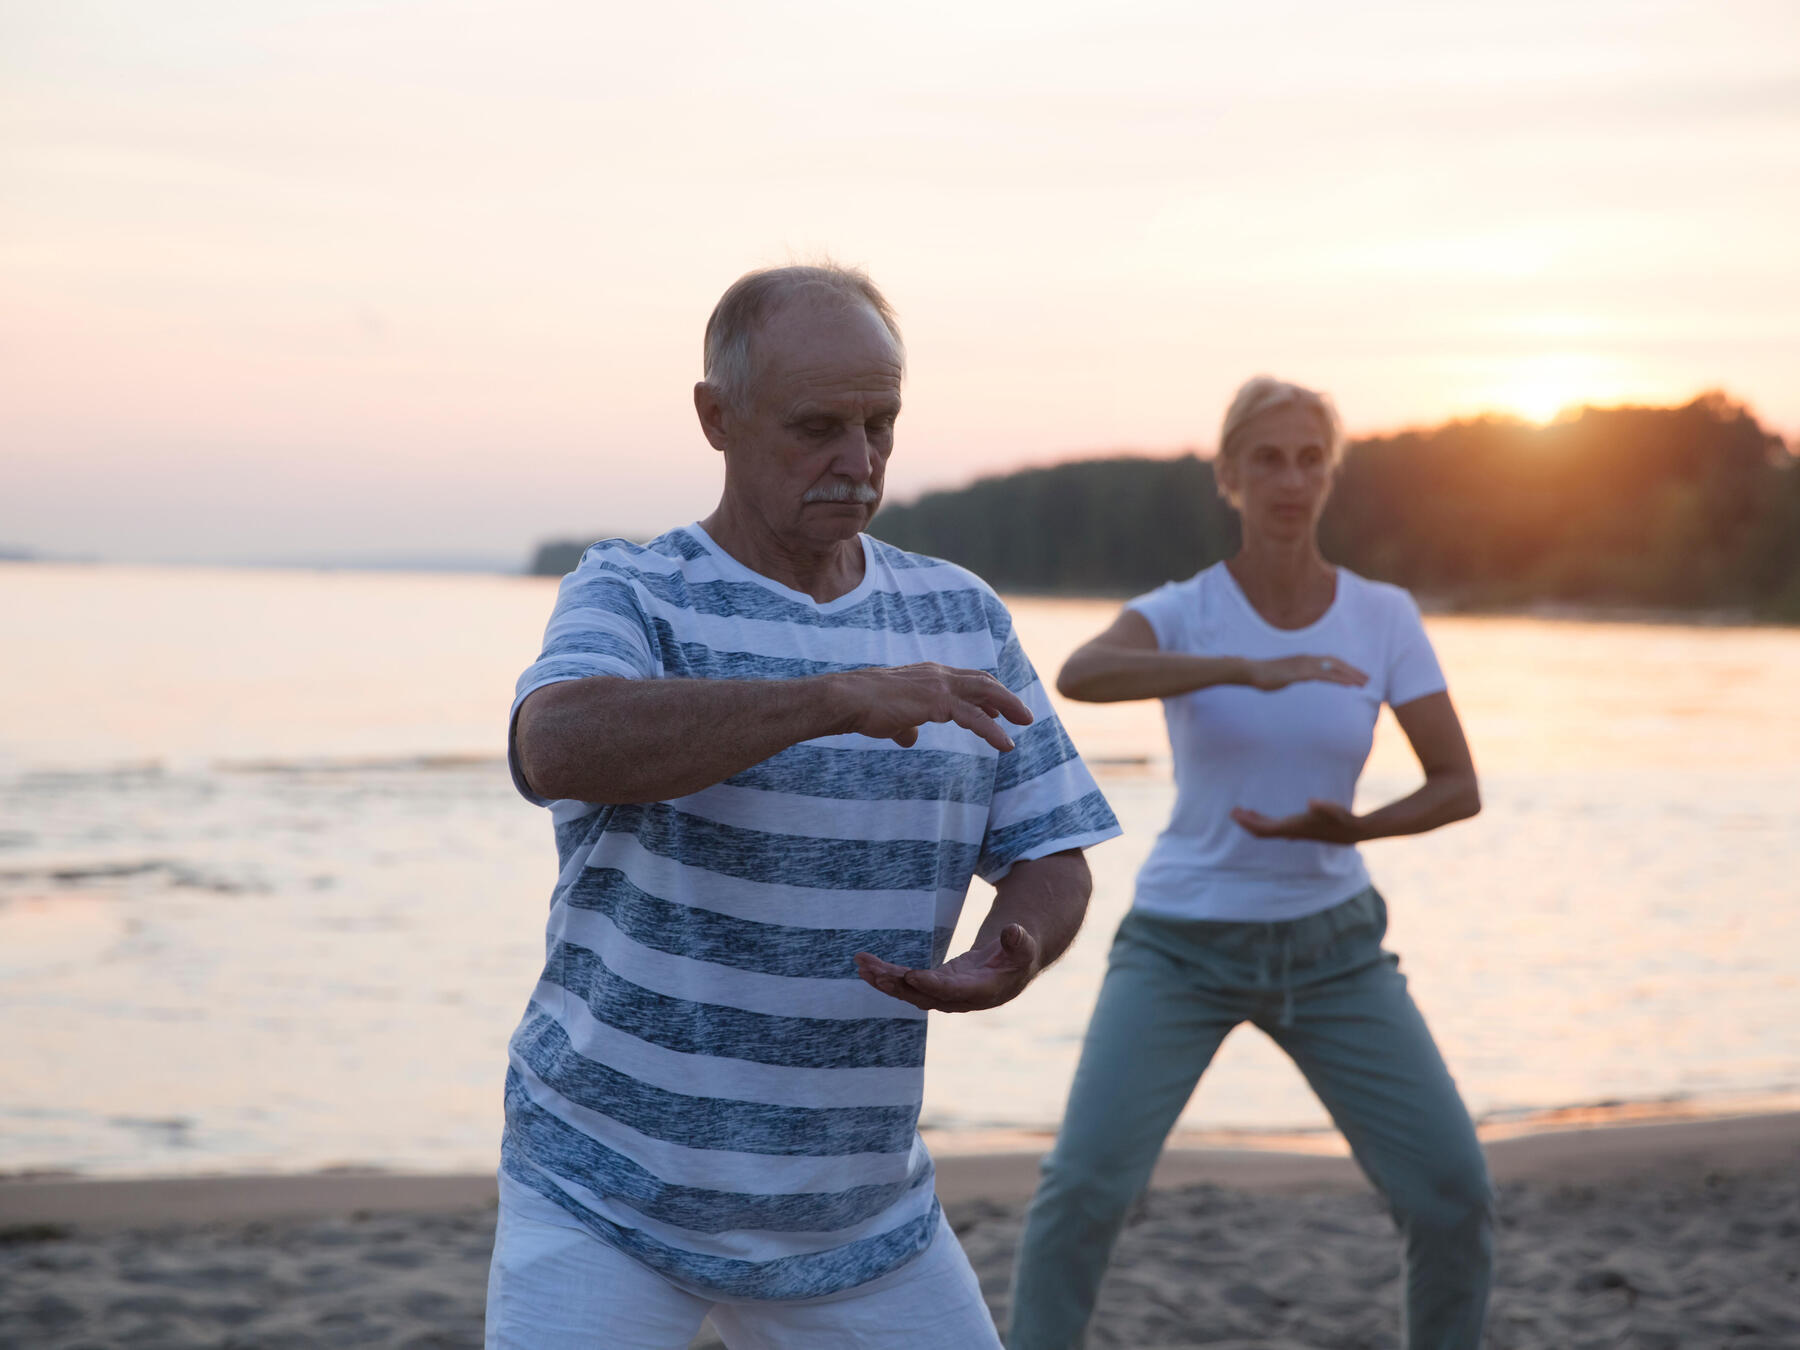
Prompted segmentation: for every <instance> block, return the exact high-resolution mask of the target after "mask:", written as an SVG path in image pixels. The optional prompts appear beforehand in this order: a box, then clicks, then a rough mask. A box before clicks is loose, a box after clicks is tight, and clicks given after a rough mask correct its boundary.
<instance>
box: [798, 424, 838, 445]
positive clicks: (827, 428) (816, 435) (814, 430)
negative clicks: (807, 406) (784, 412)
mask: <svg viewBox="0 0 1800 1350" xmlns="http://www.w3.org/2000/svg"><path fill="white" fill-rule="evenodd" d="M800 430H802V431H803V432H805V433H806V434H807V435H808V436H811V437H812V438H813V439H814V440H820V441H822V440H824V439H825V438H826V437H827V436H829V435H831V433H832V432H834V431H836V430H837V423H836V422H803V423H802V424H801V426H800Z"/></svg>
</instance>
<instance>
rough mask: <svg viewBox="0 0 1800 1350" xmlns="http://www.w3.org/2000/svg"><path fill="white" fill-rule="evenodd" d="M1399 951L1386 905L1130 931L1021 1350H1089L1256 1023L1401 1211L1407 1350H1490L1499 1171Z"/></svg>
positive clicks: (1089, 1060) (1017, 1314) (1017, 1285)
mask: <svg viewBox="0 0 1800 1350" xmlns="http://www.w3.org/2000/svg"><path fill="white" fill-rule="evenodd" d="M1386 932H1387V906H1386V904H1385V903H1384V902H1383V901H1382V899H1381V896H1380V895H1379V894H1378V893H1377V892H1376V891H1375V890H1374V889H1373V888H1370V889H1368V890H1365V891H1363V892H1361V893H1360V894H1358V895H1355V896H1352V897H1351V898H1350V899H1348V900H1346V901H1344V902H1343V903H1342V904H1339V905H1336V906H1333V907H1332V908H1331V909H1328V910H1325V911H1323V912H1322V913H1319V914H1310V915H1307V916H1306V917H1304V918H1300V919H1294V920H1291V921H1289V922H1285V923H1217V922H1208V921H1202V920H1180V919H1165V918H1158V917H1154V916H1151V915H1147V914H1140V913H1137V912H1135V911H1134V912H1132V913H1130V914H1128V915H1127V916H1126V918H1125V921H1124V922H1123V923H1122V924H1120V925H1119V933H1118V937H1117V938H1116V939H1114V942H1113V947H1112V956H1111V960H1110V964H1109V965H1108V968H1107V972H1106V981H1105V983H1104V984H1103V985H1102V986H1101V990H1100V998H1099V1002H1098V1003H1097V1004H1096V1005H1095V1008H1094V1016H1093V1020H1092V1021H1091V1022H1090V1023H1089V1024H1088V1030H1087V1039H1086V1041H1085V1042H1084V1044H1083V1046H1082V1051H1081V1064H1080V1067H1079V1068H1078V1069H1077V1070H1076V1073H1075V1082H1074V1086H1073V1087H1072V1088H1071V1089H1070V1092H1069V1106H1068V1110H1067V1112H1065V1114H1064V1116H1063V1123H1062V1131H1061V1133H1060V1134H1059V1135H1058V1136H1057V1140H1056V1146H1055V1148H1053V1149H1052V1150H1051V1152H1050V1155H1049V1156H1048V1157H1047V1158H1046V1159H1045V1160H1044V1164H1043V1176H1042V1179H1041V1180H1040V1182H1039V1183H1038V1189H1037V1194H1036V1196H1035V1197H1034V1198H1033V1200H1032V1202H1031V1208H1030V1210H1029V1211H1028V1212H1027V1214H1026V1219H1025V1231H1024V1234H1023V1236H1022V1237H1021V1239H1020V1244H1019V1262H1018V1269H1017V1272H1016V1274H1015V1278H1014V1283H1013V1297H1012V1326H1011V1330H1010V1332H1009V1334H1008V1336H1007V1341H1006V1344H1007V1346H1008V1347H1009V1350H1074V1348H1075V1347H1078V1346H1080V1345H1081V1344H1082V1343H1083V1339H1084V1336H1085V1332H1086V1328H1087V1323H1088V1319H1089V1317H1090V1316H1091V1315H1092V1313H1093V1310H1094V1299H1095V1296H1096V1295H1097V1293H1098V1292H1099V1288H1100V1278H1101V1276H1102V1275H1103V1274H1104V1273H1105V1270H1106V1264H1107V1259H1108V1257H1109V1256H1110V1254H1111V1252H1112V1246H1113V1242H1114V1241H1115V1240H1116V1239H1117V1237H1118V1234H1119V1228H1120V1226H1121V1225H1122V1224H1123V1222H1124V1219H1125V1214H1126V1211H1127V1210H1128V1209H1129V1208H1130V1207H1131V1205H1132V1203H1133V1202H1134V1201H1135V1200H1136V1199H1137V1197H1138V1196H1139V1195H1140V1194H1141V1193H1142V1192H1143V1189H1144V1187H1145V1185H1146V1183H1147V1182H1148V1181H1149V1179H1150V1171H1151V1168H1152V1167H1153V1166H1154V1165H1155V1163H1156V1157H1157V1154H1158V1153H1160V1152H1161V1151H1162V1146H1163V1141H1164V1139H1165V1138H1167V1136H1168V1133H1169V1130H1170V1129H1171V1128H1172V1127H1173V1126H1174V1124H1175V1120H1176V1117H1177V1116H1179V1115H1180V1114H1181V1109H1182V1107H1183V1106H1184V1105H1186V1103H1187V1100H1188V1098H1189V1097H1190V1096H1191V1095H1192V1094H1193V1091H1194V1087H1195V1085H1196V1084H1197V1083H1198V1082H1199V1081H1200V1075H1201V1073H1202V1072H1203V1071H1204V1070H1205V1069H1206V1066H1207V1064H1208V1063H1210V1062H1211V1060H1212V1057H1213V1055H1214V1053H1215V1052H1216V1051H1217V1050H1218V1048H1219V1045H1220V1043H1221V1042H1222V1041H1223V1040H1224V1039H1225V1035H1226V1033H1227V1032H1229V1031H1230V1030H1231V1029H1232V1028H1233V1027H1235V1026H1236V1025H1237V1024H1238V1023H1240V1022H1252V1023H1254V1024H1255V1025H1256V1026H1258V1027H1260V1028H1261V1029H1262V1030H1263V1031H1265V1032H1267V1033H1268V1035H1269V1036H1270V1037H1271V1038H1272V1039H1273V1040H1274V1041H1275V1043H1276V1044H1277V1045H1279V1046H1280V1047H1281V1048H1282V1049H1283V1050H1284V1051H1286V1052H1287V1054H1288V1055H1289V1056H1290V1057H1292V1059H1293V1061H1294V1063H1295V1064H1296V1065H1298V1066H1299V1068H1300V1071H1301V1073H1303V1074H1305V1075H1306V1081H1307V1082H1308V1083H1309V1084H1311V1086H1312V1089H1313V1091H1314V1092H1316V1093H1318V1095H1319V1099H1320V1100H1321V1101H1322V1102H1324V1104H1325V1107H1326V1109H1327V1110H1328V1111H1330V1113H1331V1118H1332V1119H1333V1120H1334V1121H1335V1122H1336V1123H1337V1126H1338V1128H1339V1129H1340V1130H1342V1131H1343V1134H1344V1137H1345V1139H1347V1140H1348V1141H1349V1143H1350V1148H1351V1151H1352V1152H1353V1153H1354V1154H1355V1155H1356V1161H1357V1162H1358V1163H1359V1164H1360V1165H1361V1167H1362V1170H1363V1172H1364V1173H1365V1174H1366V1175H1367V1176H1368V1178H1369V1180H1370V1181H1371V1182H1372V1183H1373V1184H1374V1185H1375V1187H1376V1189H1377V1190H1379V1191H1380V1192H1381V1193H1382V1195H1383V1196H1384V1197H1385V1198H1386V1200H1387V1203H1388V1206H1389V1209H1390V1210H1391V1212H1392V1213H1393V1216H1394V1222H1395V1223H1396V1224H1397V1225H1398V1226H1399V1229H1400V1233H1401V1236H1402V1238H1403V1239H1404V1243H1405V1252H1406V1292H1405V1309H1404V1326H1405V1344H1406V1346H1407V1347H1408V1350H1474V1347H1476V1346H1477V1345H1478V1344H1479V1343H1480V1340H1481V1328H1482V1323H1483V1321H1484V1320H1485V1318H1486V1314H1487V1298H1488V1285H1489V1281H1490V1278H1491V1271H1492V1265H1493V1193H1492V1189H1491V1187H1490V1185H1489V1183H1488V1174H1487V1164H1486V1162H1485V1161H1484V1159H1483V1158H1482V1155H1481V1146H1480V1144H1479V1143H1478V1142H1477V1140H1476V1138H1475V1129H1474V1126H1473V1125H1472V1124H1471V1122H1470V1120H1469V1113H1468V1111H1467V1110H1466V1109H1465V1108H1464V1106H1463V1104H1462V1099H1461V1097H1460V1096H1458V1095H1457V1091H1456V1084H1455V1083H1454V1082H1453V1081H1452V1080H1451V1077H1450V1073H1449V1070H1448V1069H1446V1068H1445V1067H1444V1061H1443V1057H1442V1056H1441V1055H1440V1054H1439V1053H1438V1049H1437V1045H1436V1044H1435V1043H1434V1042H1433V1040H1432V1039H1431V1032H1430V1030H1429V1029H1428V1028H1427V1027H1426V1025H1425V1019H1424V1018H1423V1017H1421V1016H1420V1015H1419V1010H1418V1008H1417V1007H1415V1006H1414V1004H1413V1001H1412V996H1411V995H1409V994H1408V993H1407V992H1406V977H1405V976H1404V975H1402V974H1401V973H1400V971H1399V958H1398V957H1396V956H1394V955H1392V954H1391V953H1389V952H1385V951H1383V950H1382V949H1381V940H1382V937H1383V936H1384V935H1385V934H1386Z"/></svg>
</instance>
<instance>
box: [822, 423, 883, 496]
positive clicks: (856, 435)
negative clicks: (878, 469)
mask: <svg viewBox="0 0 1800 1350" xmlns="http://www.w3.org/2000/svg"><path fill="white" fill-rule="evenodd" d="M875 459H876V455H875V447H874V445H873V444H871V443H870V441H869V433H868V431H867V430H866V429H865V428H863V427H862V426H860V425H852V426H849V427H846V428H845V429H844V434H843V435H842V436H841V437H840V438H839V443H838V452H837V456H836V458H834V459H833V460H832V461H831V471H832V473H834V474H835V475H837V476H838V477H839V478H848V479H849V480H850V481H851V482H853V483H866V482H868V481H869V479H870V478H871V477H873V476H874V473H875Z"/></svg>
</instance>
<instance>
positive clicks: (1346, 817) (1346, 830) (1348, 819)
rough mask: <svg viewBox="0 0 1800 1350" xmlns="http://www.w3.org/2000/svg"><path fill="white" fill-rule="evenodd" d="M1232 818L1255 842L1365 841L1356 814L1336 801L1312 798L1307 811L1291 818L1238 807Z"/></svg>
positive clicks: (1330, 842) (1332, 842)
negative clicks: (1299, 840) (1267, 840)
mask: <svg viewBox="0 0 1800 1350" xmlns="http://www.w3.org/2000/svg"><path fill="white" fill-rule="evenodd" d="M1231 818H1232V819H1233V820H1235V821H1236V822H1237V823H1238V824H1239V825H1241V826H1243V828H1244V829H1246V830H1248V831H1250V833H1251V834H1253V835H1255V836H1256V837H1257V838H1258V839H1313V840H1317V841H1318V842H1319V843H1322V844H1355V843H1359V842H1361V841H1362V840H1364V839H1366V838H1368V831H1367V830H1365V829H1364V828H1363V824H1362V822H1361V821H1360V820H1358V819H1357V818H1356V813H1355V812H1354V811H1352V810H1351V809H1350V808H1349V807H1347V806H1341V805H1339V804H1338V803H1337V802H1327V801H1320V800H1318V799H1317V798H1315V799H1314V800H1312V801H1309V802H1308V803H1307V804H1306V810H1304V811H1302V812H1300V813H1299V814H1298V815H1292V816H1281V817H1275V816H1265V815H1264V814H1263V813H1262V812H1261V811H1249V810H1246V809H1245V808H1244V807H1241V806H1240V807H1237V808H1236V809H1234V810H1233V811H1232V813H1231Z"/></svg>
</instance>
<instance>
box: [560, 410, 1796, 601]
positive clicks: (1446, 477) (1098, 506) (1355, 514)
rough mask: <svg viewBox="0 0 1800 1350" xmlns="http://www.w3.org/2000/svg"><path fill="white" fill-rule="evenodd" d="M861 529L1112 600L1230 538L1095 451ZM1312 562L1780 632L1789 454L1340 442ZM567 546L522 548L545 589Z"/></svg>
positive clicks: (1700, 425) (1652, 434) (1207, 492)
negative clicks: (1772, 624) (1709, 616)
mask: <svg viewBox="0 0 1800 1350" xmlns="http://www.w3.org/2000/svg"><path fill="white" fill-rule="evenodd" d="M870 529H871V532H872V533H873V534H875V535H876V536H877V537H878V538H881V539H885V540H887V541H888V542H890V543H893V544H897V545H898V546H900V547H901V548H906V549H911V550H913V551H914V552H918V553H929V554H932V555H934V556H936V557H940V558H948V559H950V560H951V561H953V562H958V563H961V564H963V565H964V566H965V567H968V568H970V569H972V570H973V571H975V572H976V573H978V574H979V575H981V576H983V577H985V578H987V580H988V581H989V582H991V583H992V584H993V585H994V586H996V587H998V588H999V589H1001V590H1011V591H1038V592H1057V593H1064V594H1087V595H1131V594H1136V593H1138V592H1141V591H1146V590H1149V589H1151V588H1152V587H1154V586H1157V585H1159V584H1161V583H1162V582H1164V581H1167V580H1169V579H1170V578H1172V577H1185V576H1189V575H1191V574H1192V573H1194V572H1196V571H1198V570H1199V569H1200V568H1202V567H1205V566H1207V565H1208V564H1210V563H1214V562H1217V561H1218V560H1219V559H1221V558H1224V557H1228V556H1229V555H1230V554H1231V553H1232V552H1233V551H1235V550H1236V548H1237V545H1238V526H1237V516H1236V513H1235V512H1233V511H1232V510H1231V509H1230V508H1229V507H1228V506H1226V504H1225V502H1224V501H1223V500H1222V499H1221V498H1220V496H1219V494H1218V491H1217V489H1216V488H1215V486H1214V483H1213V472H1212V463H1211V461H1210V460H1208V459H1203V458H1201V457H1199V456H1197V455H1192V454H1189V455H1182V456H1178V457H1174V458H1152V457H1148V456H1114V457H1110V458H1104V459H1088V460H1079V461H1074V462H1070V463H1063V464H1056V465H1052V466H1050V467H1047V468H1041V469H1026V470H1022V471H1020V472H1017V473H1010V474H1005V475H1001V476H997V477H991V478H983V479H980V480H978V481H976V482H974V483H971V484H969V485H968V486H967V487H963V488H957V489H954V490H950V491H942V492H932V493H928V494H926V495H925V496H923V497H921V498H919V499H918V500H917V501H914V502H911V503H907V504H903V505H892V506H888V507H885V508H884V509H883V510H882V511H881V513H880V514H879V515H878V516H877V517H876V518H875V521H874V523H873V524H872V525H871V527H870ZM1320 542H1321V544H1322V546H1323V548H1324V550H1325V555H1326V557H1328V558H1330V559H1331V560H1332V561H1334V562H1339V563H1342V564H1344V565H1345V566H1347V567H1349V568H1351V569H1352V570H1354V571H1357V572H1360V573H1362V574H1363V575H1364V576H1369V577H1374V578H1376V579H1378V580H1382V581H1393V582H1397V583H1398V584H1400V585H1402V586H1405V587H1407V588H1408V589H1409V590H1411V591H1413V592H1415V593H1416V594H1418V595H1420V596H1422V597H1425V598H1427V599H1429V600H1431V601H1433V602H1436V603H1438V604H1442V605H1448V606H1452V607H1459V608H1504V607H1512V606H1519V605H1528V604H1538V603H1574V604H1584V605H1601V606H1606V605H1616V606H1649V607H1656V608H1673V609H1732V610H1739V611H1746V612H1749V613H1752V614H1756V615H1759V616H1762V617H1766V618H1772V619H1779V620H1785V621H1789V622H1800V461H1796V459H1795V458H1794V456H1793V455H1791V454H1790V453H1789V451H1788V449H1787V447H1786V446H1785V445H1784V444H1783V442H1782V440H1781V438H1780V437H1779V436H1776V435H1774V434H1773V433H1771V432H1769V431H1767V430H1765V429H1764V428H1763V427H1762V426H1761V425H1760V424H1759V423H1758V422H1757V420H1756V418H1755V417H1754V416H1753V415H1752V414H1751V413H1750V411H1749V410H1748V409H1746V408H1744V407H1743V406H1742V405H1740V404H1738V403H1735V402H1733V401H1732V400H1730V399H1728V398H1726V397H1725V396H1724V395H1722V394H1716V393H1715V394H1706V395H1703V396H1702V397H1700V398H1697V399H1695V400H1694V401H1693V402H1691V403H1688V404H1686V405H1685V406H1682V407H1678V408H1585V409H1583V410H1582V411H1581V412H1579V413H1578V414H1575V415H1573V416H1570V417H1566V418H1563V419H1561V420H1558V421H1556V422H1553V423H1551V424H1549V425H1547V426H1536V425H1533V424H1530V423H1526V422H1520V421H1516V420H1512V419H1507V418H1495V417H1485V418H1477V419H1475V420H1472V421H1460V422H1450V423H1447V424H1445V425H1443V426H1439V427H1434V428H1431V429H1429V430H1423V431H1403V432H1399V433H1397V434H1394V435H1388V436H1372V437H1365V438H1363V439H1361V440H1357V441H1354V442H1352V443H1351V444H1350V446H1349V447H1348V448H1347V449H1346V451H1345V455H1344V461H1343V463H1342V465H1341V466H1340V468H1339V471H1338V477H1337V484H1336V486H1335V488H1334V490H1333V492H1332V496H1331V501H1330V503H1329V504H1328V505H1327V507H1326V510H1325V516H1324V519H1323V520H1322V521H1321V523H1320ZM585 547H586V545H585V544H584V543H579V542H575V541H567V540H556V541H551V542H548V543H545V544H543V545H541V546H540V547H539V549H538V552H537V556H536V558H534V559H533V562H532V567H531V570H532V571H533V572H535V573H538V574H540V575H549V576H556V575H560V574H562V573H564V572H567V571H569V570H570V569H571V568H573V567H574V566H575V564H576V563H577V562H578V561H579V560H580V558H581V554H582V551H583V549H584V548H585Z"/></svg>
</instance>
